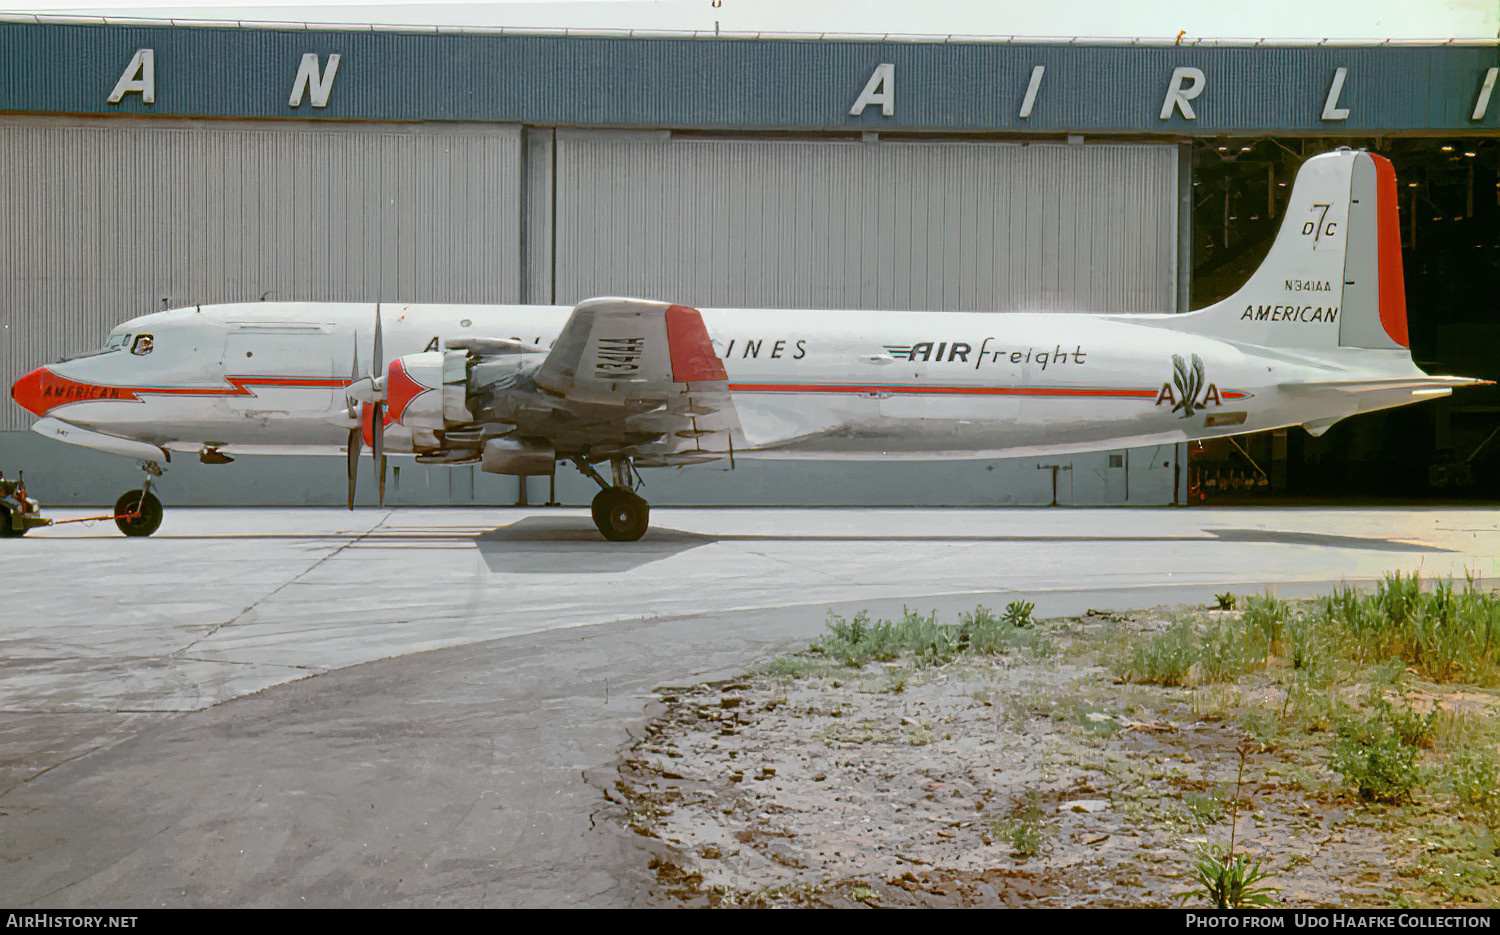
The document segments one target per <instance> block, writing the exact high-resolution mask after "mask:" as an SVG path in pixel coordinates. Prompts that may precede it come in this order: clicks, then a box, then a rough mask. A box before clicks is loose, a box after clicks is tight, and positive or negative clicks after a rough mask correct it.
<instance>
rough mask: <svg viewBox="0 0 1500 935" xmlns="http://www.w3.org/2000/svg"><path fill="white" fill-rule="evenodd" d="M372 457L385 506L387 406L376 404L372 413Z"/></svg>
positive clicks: (381, 499)
mask: <svg viewBox="0 0 1500 935" xmlns="http://www.w3.org/2000/svg"><path fill="white" fill-rule="evenodd" d="M370 416H371V417H370V455H371V457H373V458H374V459H375V479H376V481H377V483H378V484H379V485H380V505H381V506H385V405H384V404H383V403H375V404H374V405H373V406H371V413H370Z"/></svg>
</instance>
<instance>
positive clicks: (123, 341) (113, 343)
mask: <svg viewBox="0 0 1500 935" xmlns="http://www.w3.org/2000/svg"><path fill="white" fill-rule="evenodd" d="M129 346H130V335H128V334H112V335H110V336H109V338H108V339H107V340H106V341H105V343H104V346H103V347H96V348H94V349H93V350H91V351H84V352H83V353H82V354H69V355H68V356H67V357H63V358H61V359H59V361H58V362H59V363H63V362H65V361H69V360H78V359H79V358H82V357H98V356H99V355H100V354H108V353H110V352H111V351H118V350H122V349H124V348H126V347H129Z"/></svg>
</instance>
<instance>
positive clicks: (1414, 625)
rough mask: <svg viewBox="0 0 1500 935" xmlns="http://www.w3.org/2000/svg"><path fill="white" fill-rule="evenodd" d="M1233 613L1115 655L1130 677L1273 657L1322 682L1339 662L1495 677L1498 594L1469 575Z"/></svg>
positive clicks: (1183, 626) (1188, 624) (1237, 666)
mask: <svg viewBox="0 0 1500 935" xmlns="http://www.w3.org/2000/svg"><path fill="white" fill-rule="evenodd" d="M1244 606H1245V610H1244V612H1243V613H1242V614H1241V615H1240V616H1239V617H1238V618H1232V617H1224V616H1207V615H1199V616H1192V617H1187V618H1183V619H1180V620H1178V621H1176V622H1175V623H1173V624H1172V625H1171V626H1170V627H1168V628H1167V629H1166V630H1164V631H1162V632H1160V633H1157V634H1155V635H1153V636H1151V637H1149V638H1147V639H1144V640H1140V641H1138V642H1136V643H1135V644H1134V645H1132V646H1131V647H1130V648H1129V649H1128V651H1127V652H1126V653H1125V654H1123V655H1122V656H1121V657H1120V658H1119V659H1117V660H1116V662H1115V672H1116V674H1117V675H1119V676H1121V677H1123V678H1125V679H1127V680H1132V681H1140V682H1156V683H1159V684H1163V685H1183V684H1190V683H1195V682H1199V683H1201V682H1214V681H1222V680H1227V679H1233V678H1235V677H1237V676H1239V675H1241V674H1243V673H1244V672H1247V671H1249V670H1250V669H1252V668H1254V667H1255V666H1256V665H1257V664H1258V663H1259V662H1263V661H1267V660H1269V659H1270V658H1271V657H1272V656H1273V655H1275V656H1280V657H1282V658H1284V659H1285V660H1286V661H1287V662H1289V663H1290V664H1291V666H1292V668H1293V669H1294V670H1295V671H1296V673H1297V674H1298V676H1299V677H1301V678H1302V679H1304V680H1307V681H1309V682H1310V683H1313V684H1317V683H1325V682H1326V681H1327V679H1328V678H1329V677H1330V676H1331V670H1332V669H1334V668H1335V667H1336V666H1338V665H1341V664H1351V665H1354V666H1379V665H1392V664H1393V665H1395V666H1396V667H1397V668H1398V669H1399V668H1410V669H1412V670H1414V671H1415V672H1417V673H1418V674H1419V675H1421V676H1423V677H1425V678H1427V679H1430V680H1432V681H1435V682H1468V683H1472V684H1475V685H1481V686H1487V687H1489V686H1495V685H1500V597H1497V596H1496V595H1495V594H1492V593H1490V592H1489V591H1486V590H1484V589H1483V588H1481V587H1480V586H1479V585H1478V584H1477V583H1476V582H1475V581H1474V580H1473V579H1472V578H1470V579H1467V580H1466V581H1465V582H1464V583H1463V584H1462V585H1460V586H1455V584H1454V582H1453V581H1451V580H1433V581H1431V582H1429V583H1428V585H1427V586H1426V587H1424V586H1423V582H1422V580H1421V578H1420V577H1419V576H1417V575H1415V574H1412V575H1403V574H1401V573H1400V572H1394V573H1392V574H1389V575H1387V576H1386V577H1385V579H1384V580H1382V581H1380V582H1379V583H1378V584H1377V586H1376V589H1375V592H1374V593H1373V594H1361V593H1359V592H1358V591H1356V590H1354V589H1353V588H1351V587H1343V588H1340V589H1338V590H1337V591H1335V592H1334V593H1332V594H1330V595H1328V596H1326V597H1323V598H1321V599H1319V600H1317V601H1314V602H1312V603H1311V604H1307V605H1302V606H1298V605H1293V604H1290V603H1288V602H1286V601H1282V600H1278V599H1277V598H1275V597H1273V596H1271V595H1261V596H1255V597H1251V598H1249V599H1248V600H1247V601H1246V602H1245V605H1244Z"/></svg>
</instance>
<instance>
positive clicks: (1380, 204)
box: [1183, 150, 1407, 350]
mask: <svg viewBox="0 0 1500 935" xmlns="http://www.w3.org/2000/svg"><path fill="white" fill-rule="evenodd" d="M1396 195H1397V192H1396V172H1395V170H1394V169H1393V168H1392V167H1391V163H1390V161H1389V160H1388V159H1386V158H1384V157H1382V156H1377V155H1375V154H1374V153H1367V152H1355V151H1352V150H1339V151H1338V152H1333V153H1324V154H1323V155H1321V156H1314V157H1313V158H1312V159H1309V160H1308V161H1307V162H1305V163H1303V164H1302V168H1301V169H1300V170H1298V172H1297V179H1296V181H1295V182H1294V183H1293V184H1292V195H1291V199H1290V200H1289V201H1288V203H1287V209H1286V214H1285V215H1284V216H1283V217H1282V220H1281V228H1280V230H1279V231H1278V232H1277V234H1276V240H1275V242H1274V243H1272V245H1271V251H1270V253H1268V254H1267V255H1266V259H1265V261H1264V262H1263V263H1261V265H1260V268H1258V269H1257V270H1256V271H1255V272H1254V273H1253V274H1252V275H1251V276H1250V279H1249V281H1248V282H1246V283H1245V285H1244V286H1242V287H1241V288H1240V290H1239V291H1238V292H1236V293H1235V294H1234V295H1232V296H1230V297H1229V298H1227V299H1225V300H1223V301H1222V302H1219V303H1217V304H1214V305H1210V306H1209V307H1207V308H1205V309H1202V310H1200V311H1198V312H1194V313H1192V314H1191V315H1188V316H1185V317H1186V318H1187V319H1189V321H1184V322H1183V325H1184V327H1187V328H1191V329H1193V330H1196V331H1200V332H1201V333H1203V334H1209V335H1213V336H1215V337H1220V338H1224V339H1227V340H1231V341H1237V342H1240V343H1244V344H1255V345H1260V346H1264V347H1288V348H1305V349H1308V350H1316V349H1331V348H1336V347H1351V348H1374V349H1392V350H1404V349H1406V347H1407V335H1406V291H1405V284H1404V280H1403V274H1402V269H1401V233H1400V227H1399V224H1398V221H1397V214H1396Z"/></svg>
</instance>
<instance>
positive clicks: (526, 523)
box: [474, 516, 1453, 574]
mask: <svg viewBox="0 0 1500 935" xmlns="http://www.w3.org/2000/svg"><path fill="white" fill-rule="evenodd" d="M1205 532H1206V533H1207V534H1208V535H1209V536H1212V537H1213V538H1212V539H1205V538H1204V537H1203V536H1202V535H1194V536H1184V535H1163V536H1070V535H1054V536H1049V535H1004V534H999V535H942V534H936V535H921V534H915V535H913V534H907V535H901V534H898V533H890V534H880V535H869V534H852V533H849V534H844V533H818V534H807V535H797V534H778V533H744V534H735V533H726V534H713V535H710V534H704V533H693V532H684V531H682V530H680V529H668V528H664V527H661V526H653V527H652V528H651V529H650V530H649V531H647V533H646V535H645V536H644V537H643V538H641V540H640V541H638V542H606V541H604V540H603V539H601V538H600V536H599V532H598V530H596V529H595V528H594V526H593V524H592V523H591V522H589V521H588V520H587V519H584V518H582V517H572V516H558V517H548V516H530V517H527V518H525V519H522V520H518V521H517V522H514V523H511V524H509V525H506V526H501V527H498V528H496V529H492V530H490V531H488V532H484V533H481V534H479V535H478V536H476V537H475V538H474V543H475V545H476V546H478V548H479V551H480V554H481V555H483V556H484V560H485V564H486V565H488V566H489V569H490V571H492V572H502V573H511V574H517V573H519V574H547V573H552V574H580V573H582V574H593V573H598V572H620V571H630V570H632V569H635V568H639V567H640V566H642V565H647V564H650V563H651V562H657V561H660V560H662V559H664V558H670V557H671V556H673V555H679V554H681V553H683V552H686V551H689V550H691V549H696V548H699V547H701V546H705V545H710V544H712V543H715V542H972V543H984V542H993V543H1007V542H1035V543H1044V542H1052V543H1079V544H1083V543H1110V542H1182V543H1196V544H1200V545H1201V544H1204V543H1211V542H1215V541H1217V542H1231V543H1265V544H1268V545H1307V546H1315V547H1318V548H1326V549H1358V550H1362V551H1373V552H1408V553H1410V552H1417V553H1438V552H1452V551H1453V550H1452V549H1445V548H1441V547H1438V546H1434V545H1427V544H1425V543H1419V542H1403V541H1400V540H1394V539H1375V538H1366V537H1362V536H1339V535H1332V534H1328V533H1316V532H1284V531H1279V530H1274V529H1209V530H1205Z"/></svg>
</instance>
